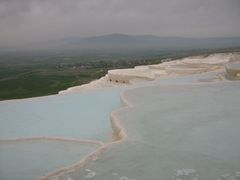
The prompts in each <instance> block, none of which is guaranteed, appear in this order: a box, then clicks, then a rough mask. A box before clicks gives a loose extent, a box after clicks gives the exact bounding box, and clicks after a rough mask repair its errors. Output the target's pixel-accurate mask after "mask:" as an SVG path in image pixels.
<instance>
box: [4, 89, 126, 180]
mask: <svg viewBox="0 0 240 180" xmlns="http://www.w3.org/2000/svg"><path fill="white" fill-rule="evenodd" d="M121 91H122V89H120V88H109V89H104V90H96V91H95V90H94V91H89V92H84V93H69V94H64V95H54V96H46V97H39V98H30V99H23V100H11V101H2V102H0V179H1V180H31V179H35V178H34V177H36V176H43V175H46V174H47V173H49V172H50V171H53V170H56V169H58V168H62V167H64V166H67V165H71V164H72V163H75V162H77V161H79V160H81V159H82V158H83V157H84V156H86V155H87V154H89V153H91V152H92V151H93V150H95V149H96V148H97V147H98V146H97V144H96V145H95V144H91V143H84V144H82V143H80V142H72V141H71V140H70V141H69V139H76V140H92V141H96V140H97V141H102V142H107V141H110V140H111V134H112V129H111V124H110V119H109V117H110V113H111V111H113V110H114V109H116V108H118V107H120V105H121V103H120V98H119V97H120V96H119V94H120V92H121ZM33 137H34V138H36V137H58V138H59V139H58V140H49V139H48V138H47V139H48V140H39V139H38V140H36V139H33V140H29V139H28V140H16V141H13V140H14V139H18V138H33ZM61 139H62V140H61ZM1 140H2V141H1ZM3 140H4V141H3ZM6 140H10V141H8V142H6Z"/></svg>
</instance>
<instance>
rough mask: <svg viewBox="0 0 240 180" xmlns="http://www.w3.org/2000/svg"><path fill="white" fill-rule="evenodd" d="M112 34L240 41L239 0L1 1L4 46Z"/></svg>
mask: <svg viewBox="0 0 240 180" xmlns="http://www.w3.org/2000/svg"><path fill="white" fill-rule="evenodd" d="M110 33H124V34H153V35H158V36H181V37H226V36H240V0H0V46H9V45H15V44H22V43H27V42H35V41H36V42H37V41H45V40H50V39H59V38H65V37H76V36H79V37H87V36H94V35H102V34H110Z"/></svg>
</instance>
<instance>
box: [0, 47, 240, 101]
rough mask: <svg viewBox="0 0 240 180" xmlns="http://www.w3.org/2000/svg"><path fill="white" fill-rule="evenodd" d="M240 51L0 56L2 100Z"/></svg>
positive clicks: (41, 53) (42, 93)
mask: <svg viewBox="0 0 240 180" xmlns="http://www.w3.org/2000/svg"><path fill="white" fill-rule="evenodd" d="M235 50H239V49H222V50H211V51H209V50H194V51H156V50H155V51H153V50H145V51H136V52H127V51H123V52H102V51H101V52H99V51H96V52H64V53H63V52H60V53H56V52H55V53H53V52H14V53H13V52H11V53H10V52H8V53H0V100H7V99H16V98H27V97H35V96H43V95H50V94H56V93H58V92H59V91H60V90H64V89H67V88H68V87H71V86H77V85H81V84H85V83H88V82H90V81H92V80H94V79H98V78H100V77H102V76H104V75H105V74H106V73H107V71H108V70H109V69H116V68H129V67H134V66H136V65H143V64H154V63H160V62H161V60H162V59H165V58H172V59H177V58H182V57H185V56H191V55H199V54H209V53H213V52H229V51H235Z"/></svg>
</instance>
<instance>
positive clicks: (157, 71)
mask: <svg viewBox="0 0 240 180" xmlns="http://www.w3.org/2000/svg"><path fill="white" fill-rule="evenodd" d="M239 63H240V53H239V52H238V53H218V54H212V55H209V56H194V57H187V58H183V59H179V60H174V61H169V60H168V61H166V62H163V63H160V64H154V65H146V66H136V67H135V68H132V69H114V70H109V71H108V73H107V74H106V76H104V77H102V78H100V79H99V80H95V81H92V82H91V83H89V84H84V85H81V86H76V87H72V88H69V89H67V90H64V91H61V92H59V94H62V93H66V92H72V91H73V92H74V91H87V90H91V89H98V88H105V87H114V86H119V85H126V84H131V83H132V82H136V80H141V81H142V80H144V81H145V80H148V81H150V80H154V79H157V78H159V77H163V76H168V77H169V76H183V75H191V74H199V73H204V72H222V73H224V75H223V76H224V77H228V78H231V79H235V78H237V79H238V78H239V77H238V76H237V74H239V69H240V68H239V66H240V65H239ZM225 70H226V72H225Z"/></svg>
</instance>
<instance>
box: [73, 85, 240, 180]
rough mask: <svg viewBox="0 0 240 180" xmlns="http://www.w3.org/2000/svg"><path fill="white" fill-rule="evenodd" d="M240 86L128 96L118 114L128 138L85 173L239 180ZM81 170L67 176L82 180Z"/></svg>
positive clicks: (158, 88)
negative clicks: (127, 104)
mask: <svg viewBox="0 0 240 180" xmlns="http://www.w3.org/2000/svg"><path fill="white" fill-rule="evenodd" d="M239 89H240V83H239V82H237V81H236V82H232V83H230V82H225V83H223V82H220V83H213V84H211V83H209V84H201V85H200V84H195V85H194V84H189V85H168V86H162V85H160V84H155V86H152V87H142V88H138V89H133V90H130V91H127V92H126V93H125V97H126V98H127V100H128V101H129V102H130V103H131V104H133V105H134V106H133V107H130V108H124V109H122V110H119V111H118V112H117V114H116V115H117V117H118V118H119V119H120V121H121V122H122V124H123V126H124V127H125V128H126V130H127V132H128V136H129V137H128V139H127V141H125V142H122V143H119V144H115V145H113V146H111V148H109V149H107V150H106V152H104V153H103V154H102V156H101V159H99V160H97V161H95V162H91V163H89V164H88V165H87V167H85V168H87V169H91V170H92V171H94V172H95V173H96V175H95V177H94V178H93V179H98V180H104V179H111V180H117V179H120V180H133V179H134V180H146V179H151V180H230V179H239V178H240V141H239V136H240V130H239V127H240V120H239V117H240V106H239V105H240V99H239V97H240V91H239ZM86 173H87V172H86V171H85V170H84V169H80V170H79V171H76V172H74V173H71V174H69V175H68V176H70V177H71V178H72V179H84V177H85V176H86Z"/></svg>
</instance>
